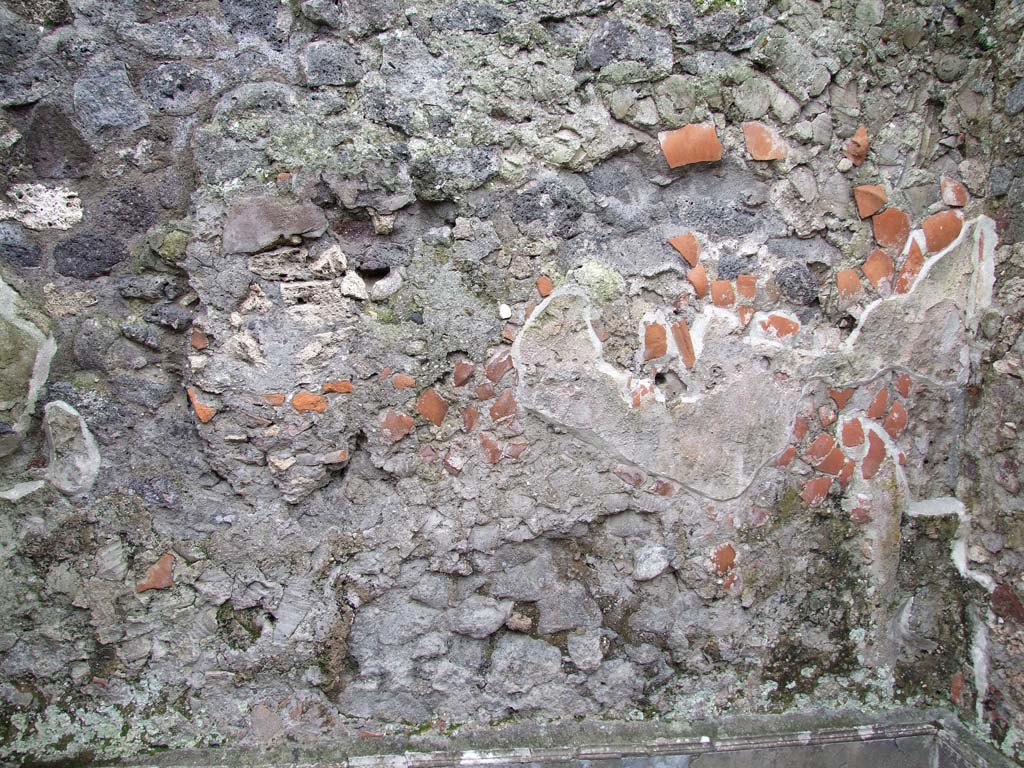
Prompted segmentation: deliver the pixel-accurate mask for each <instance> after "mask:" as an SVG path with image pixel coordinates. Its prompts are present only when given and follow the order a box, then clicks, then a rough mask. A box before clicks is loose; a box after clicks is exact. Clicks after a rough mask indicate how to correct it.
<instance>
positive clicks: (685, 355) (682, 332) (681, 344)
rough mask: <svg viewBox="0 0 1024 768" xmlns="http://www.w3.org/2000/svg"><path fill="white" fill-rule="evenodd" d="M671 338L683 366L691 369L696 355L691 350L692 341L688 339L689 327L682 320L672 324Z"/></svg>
mask: <svg viewBox="0 0 1024 768" xmlns="http://www.w3.org/2000/svg"><path fill="white" fill-rule="evenodd" d="M672 338H673V340H674V341H675V343H676V349H678V350H679V357H680V359H681V360H682V361H683V365H685V366H686V367H687V368H693V366H694V365H695V364H696V362H697V355H696V353H695V352H694V349H693V339H691V338H690V326H688V325H687V324H686V321H685V320H683V318H679V319H678V320H676V321H675V322H674V323H672Z"/></svg>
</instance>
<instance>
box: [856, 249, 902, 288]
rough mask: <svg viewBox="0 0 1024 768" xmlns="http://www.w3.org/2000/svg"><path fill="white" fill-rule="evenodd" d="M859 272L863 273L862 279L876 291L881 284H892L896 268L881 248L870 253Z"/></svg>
mask: <svg viewBox="0 0 1024 768" xmlns="http://www.w3.org/2000/svg"><path fill="white" fill-rule="evenodd" d="M860 270H861V272H863V273H864V277H866V278H867V279H868V282H870V283H871V285H873V286H874V287H875V289H876V290H877V289H878V288H880V287H881V285H882V283H883V282H884V283H886V284H889V283H891V282H892V276H893V274H894V273H895V271H896V266H895V264H893V261H892V257H891V256H890V255H889V254H887V253H886V252H885V251H883V250H882V249H881V248H876V249H875V250H873V251H872V252H871V254H870V255H869V256H868V258H867V260H866V261H865V262H864V264H863V265H861V268H860Z"/></svg>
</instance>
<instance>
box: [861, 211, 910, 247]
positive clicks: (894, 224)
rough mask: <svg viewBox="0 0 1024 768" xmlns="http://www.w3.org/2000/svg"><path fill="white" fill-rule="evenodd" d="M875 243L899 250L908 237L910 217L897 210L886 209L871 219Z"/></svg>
mask: <svg viewBox="0 0 1024 768" xmlns="http://www.w3.org/2000/svg"><path fill="white" fill-rule="evenodd" d="M871 228H872V231H873V232H874V234H875V242H876V243H878V244H879V245H880V246H882V247H883V248H895V249H897V250H899V249H900V248H902V247H903V245H904V243H906V242H907V238H908V237H910V217H909V216H908V215H907V214H906V213H904V212H903V211H901V210H900V209H899V208H888V209H886V210H884V211H882V212H881V213H876V214H875V215H874V216H872V217H871Z"/></svg>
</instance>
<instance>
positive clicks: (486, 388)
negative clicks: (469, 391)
mask: <svg viewBox="0 0 1024 768" xmlns="http://www.w3.org/2000/svg"><path fill="white" fill-rule="evenodd" d="M473 394H474V395H476V397H477V399H478V400H490V399H492V398H493V397H494V396H495V395H497V394H498V392H497V390H495V389H494V385H493V384H491V382H489V381H485V382H484V383H483V384H481V385H480V386H478V387H477V388H476V389H474V390H473Z"/></svg>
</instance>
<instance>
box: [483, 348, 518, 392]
mask: <svg viewBox="0 0 1024 768" xmlns="http://www.w3.org/2000/svg"><path fill="white" fill-rule="evenodd" d="M514 367H515V362H514V361H513V360H512V353H511V352H510V351H509V350H508V349H503V350H501V351H500V352H497V353H495V354H494V356H493V357H491V359H490V360H488V361H487V369H486V373H487V379H488V380H489V381H490V382H491V383H493V384H497V383H498V382H499V381H501V379H502V377H504V375H505V374H506V373H508V372H509V371H511V370H512V368H514Z"/></svg>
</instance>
